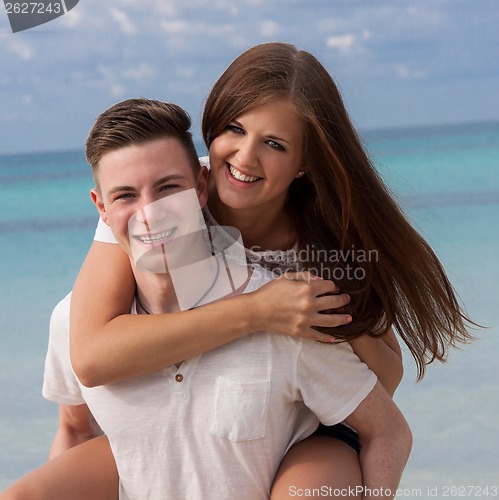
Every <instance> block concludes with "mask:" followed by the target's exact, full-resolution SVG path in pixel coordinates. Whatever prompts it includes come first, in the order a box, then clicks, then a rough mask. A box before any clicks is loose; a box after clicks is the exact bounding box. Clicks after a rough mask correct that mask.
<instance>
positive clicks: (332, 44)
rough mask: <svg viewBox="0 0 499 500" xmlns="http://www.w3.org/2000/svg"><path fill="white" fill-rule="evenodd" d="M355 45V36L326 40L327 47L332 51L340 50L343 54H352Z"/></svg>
mask: <svg viewBox="0 0 499 500" xmlns="http://www.w3.org/2000/svg"><path fill="white" fill-rule="evenodd" d="M354 43H355V35H353V34H351V33H350V34H348V35H339V36H330V37H328V38H327V40H326V45H327V47H329V48H332V49H338V50H339V51H341V52H350V50H351V49H352V47H353V45H354Z"/></svg>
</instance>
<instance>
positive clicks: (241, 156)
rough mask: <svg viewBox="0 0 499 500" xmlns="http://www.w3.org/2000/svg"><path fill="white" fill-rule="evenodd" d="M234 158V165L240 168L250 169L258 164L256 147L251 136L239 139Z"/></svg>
mask: <svg viewBox="0 0 499 500" xmlns="http://www.w3.org/2000/svg"><path fill="white" fill-rule="evenodd" d="M235 159H236V161H237V165H235V166H236V167H240V168H242V169H252V168H255V167H256V166H257V165H258V152H257V147H256V144H255V143H254V141H253V140H252V139H251V138H249V137H245V138H244V139H243V140H241V141H240V143H239V148H238V150H237V153H236V156H235Z"/></svg>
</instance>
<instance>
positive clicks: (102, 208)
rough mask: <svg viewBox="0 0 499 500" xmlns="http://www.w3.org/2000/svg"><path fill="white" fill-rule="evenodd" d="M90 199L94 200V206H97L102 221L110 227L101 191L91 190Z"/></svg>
mask: <svg viewBox="0 0 499 500" xmlns="http://www.w3.org/2000/svg"><path fill="white" fill-rule="evenodd" d="M90 198H92V201H93V203H94V205H95V206H96V208H97V210H98V212H99V214H100V216H101V219H102V220H103V221H104V222H105V223H106V224H107V225H108V226H109V224H108V222H107V212H106V207H105V206H104V202H103V201H102V198H101V195H100V194H99V190H98V189H97V188H92V189H91V190H90Z"/></svg>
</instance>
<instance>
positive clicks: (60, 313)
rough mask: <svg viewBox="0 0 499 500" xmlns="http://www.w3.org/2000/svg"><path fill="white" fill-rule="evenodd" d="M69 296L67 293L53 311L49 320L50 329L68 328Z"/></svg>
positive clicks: (70, 293)
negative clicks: (56, 327) (57, 327)
mask: <svg viewBox="0 0 499 500" xmlns="http://www.w3.org/2000/svg"><path fill="white" fill-rule="evenodd" d="M71 295H72V292H69V293H68V294H67V295H66V296H65V297H64V298H63V299H62V300H61V301H60V302H59V303H58V304H57V305H56V306H55V307H54V309H53V311H52V315H51V318H50V327H51V329H52V328H54V327H55V326H62V325H64V326H66V325H67V326H69V312H70V310H71Z"/></svg>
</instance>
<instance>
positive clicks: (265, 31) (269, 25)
mask: <svg viewBox="0 0 499 500" xmlns="http://www.w3.org/2000/svg"><path fill="white" fill-rule="evenodd" d="M279 32H280V26H279V25H278V24H277V23H276V22H274V21H263V22H262V23H261V24H260V35H262V37H264V38H272V37H275V36H276V35H278V34H279Z"/></svg>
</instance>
